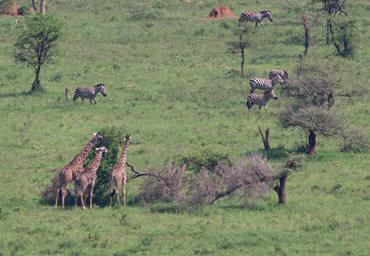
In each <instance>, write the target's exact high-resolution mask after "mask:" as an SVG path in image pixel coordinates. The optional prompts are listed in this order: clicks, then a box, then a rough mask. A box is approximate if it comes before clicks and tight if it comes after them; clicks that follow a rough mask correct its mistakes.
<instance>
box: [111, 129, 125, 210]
mask: <svg viewBox="0 0 370 256" xmlns="http://www.w3.org/2000/svg"><path fill="white" fill-rule="evenodd" d="M129 143H130V135H128V134H126V136H125V142H124V144H123V148H122V153H121V156H120V158H119V160H118V163H117V164H116V165H115V166H114V167H113V169H112V172H111V174H110V177H109V190H110V198H109V206H110V207H112V197H113V194H114V193H116V206H117V207H119V194H120V193H121V185H122V186H123V207H126V181H127V174H126V152H127V147H128V144H129Z"/></svg>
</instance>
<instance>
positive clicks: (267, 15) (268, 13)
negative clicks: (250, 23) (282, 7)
mask: <svg viewBox="0 0 370 256" xmlns="http://www.w3.org/2000/svg"><path fill="white" fill-rule="evenodd" d="M261 14H262V17H266V18H268V19H269V21H271V22H272V13H271V11H262V12H261Z"/></svg>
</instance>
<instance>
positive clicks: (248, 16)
mask: <svg viewBox="0 0 370 256" xmlns="http://www.w3.org/2000/svg"><path fill="white" fill-rule="evenodd" d="M264 18H268V19H269V20H270V21H271V22H272V14H271V12H270V11H260V12H248V11H245V12H242V13H241V14H240V18H239V26H240V23H242V22H247V21H252V22H256V27H257V26H258V24H260V25H262V20H263V19H264Z"/></svg>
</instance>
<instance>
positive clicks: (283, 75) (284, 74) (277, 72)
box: [269, 69, 289, 82]
mask: <svg viewBox="0 0 370 256" xmlns="http://www.w3.org/2000/svg"><path fill="white" fill-rule="evenodd" d="M276 76H280V77H281V78H282V79H283V80H284V81H285V82H286V81H288V79H289V75H288V72H286V71H285V70H278V69H273V70H271V71H270V72H269V78H270V79H273V78H274V77H276Z"/></svg>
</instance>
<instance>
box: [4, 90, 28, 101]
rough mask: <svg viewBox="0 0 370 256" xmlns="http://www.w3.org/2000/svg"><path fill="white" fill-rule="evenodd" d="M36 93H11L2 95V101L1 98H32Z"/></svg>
mask: <svg viewBox="0 0 370 256" xmlns="http://www.w3.org/2000/svg"><path fill="white" fill-rule="evenodd" d="M33 94H34V93H32V92H31V91H26V92H9V93H0V99H1V98H16V97H19V96H31V95H33Z"/></svg>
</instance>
